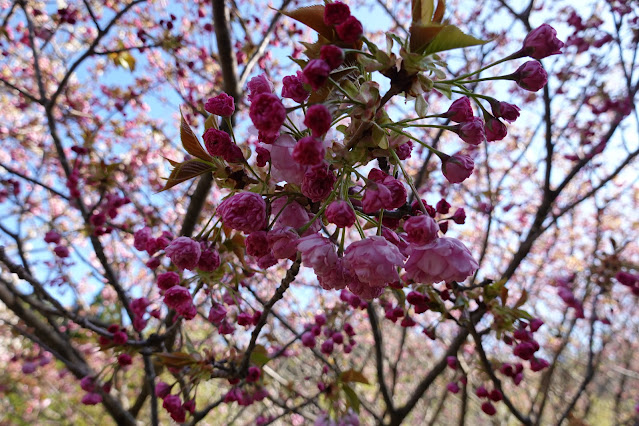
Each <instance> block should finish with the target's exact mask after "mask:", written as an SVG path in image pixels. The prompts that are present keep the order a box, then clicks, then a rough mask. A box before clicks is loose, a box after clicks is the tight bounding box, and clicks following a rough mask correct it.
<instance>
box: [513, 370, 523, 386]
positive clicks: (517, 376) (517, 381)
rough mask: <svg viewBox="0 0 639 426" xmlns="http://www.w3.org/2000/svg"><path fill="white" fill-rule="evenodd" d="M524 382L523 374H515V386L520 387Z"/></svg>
mask: <svg viewBox="0 0 639 426" xmlns="http://www.w3.org/2000/svg"><path fill="white" fill-rule="evenodd" d="M522 380H524V375H523V373H517V374H515V377H513V383H514V384H515V386H519V384H520V383H521V381H522Z"/></svg>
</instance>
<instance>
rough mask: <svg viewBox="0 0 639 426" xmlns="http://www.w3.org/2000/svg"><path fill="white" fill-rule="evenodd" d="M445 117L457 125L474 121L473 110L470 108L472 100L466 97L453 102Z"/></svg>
mask: <svg viewBox="0 0 639 426" xmlns="http://www.w3.org/2000/svg"><path fill="white" fill-rule="evenodd" d="M443 116H444V117H446V118H449V119H450V120H451V121H454V122H455V123H465V122H467V121H471V120H472V119H473V108H472V107H471V106H470V98H469V97H468V96H464V97H462V98H459V99H457V100H456V101H455V102H453V103H452V104H451V106H450V108H448V111H446V112H445V113H444V114H443Z"/></svg>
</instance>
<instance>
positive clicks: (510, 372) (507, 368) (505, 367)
mask: <svg viewBox="0 0 639 426" xmlns="http://www.w3.org/2000/svg"><path fill="white" fill-rule="evenodd" d="M499 371H500V372H501V374H503V375H504V376H508V377H512V376H514V375H515V369H514V368H513V366H512V365H510V364H508V363H507V362H505V363H503V364H502V365H501V367H500V368H499Z"/></svg>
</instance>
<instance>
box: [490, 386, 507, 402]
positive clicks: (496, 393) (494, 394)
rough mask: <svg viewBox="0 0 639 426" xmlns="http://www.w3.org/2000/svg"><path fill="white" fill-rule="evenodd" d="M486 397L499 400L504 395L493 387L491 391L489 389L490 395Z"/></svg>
mask: <svg viewBox="0 0 639 426" xmlns="http://www.w3.org/2000/svg"><path fill="white" fill-rule="evenodd" d="M488 398H490V399H491V401H495V402H499V401H501V400H502V399H504V396H503V395H502V394H501V392H500V391H499V389H493V390H492V391H490V395H488Z"/></svg>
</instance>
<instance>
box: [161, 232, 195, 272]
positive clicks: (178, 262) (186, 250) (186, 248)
mask: <svg viewBox="0 0 639 426" xmlns="http://www.w3.org/2000/svg"><path fill="white" fill-rule="evenodd" d="M164 252H165V253H166V255H167V256H168V257H169V258H170V259H171V261H172V262H173V264H174V265H175V266H177V267H178V268H180V269H189V270H193V269H194V268H195V267H196V266H197V263H198V262H199V260H200V255H201V254H202V249H201V248H200V243H198V242H197V241H194V240H192V239H191V238H189V237H178V238H176V239H175V240H173V241H172V242H171V244H169V245H168V246H167V248H166V249H164Z"/></svg>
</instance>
